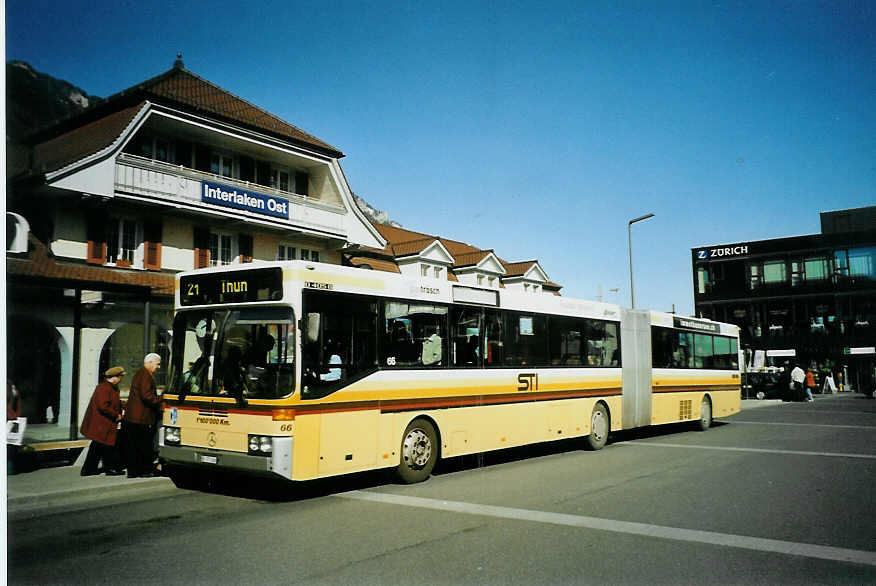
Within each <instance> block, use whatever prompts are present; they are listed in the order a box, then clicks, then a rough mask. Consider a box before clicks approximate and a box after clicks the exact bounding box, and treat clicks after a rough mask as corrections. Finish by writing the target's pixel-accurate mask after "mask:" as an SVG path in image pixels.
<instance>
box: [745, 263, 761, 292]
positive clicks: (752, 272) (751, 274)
mask: <svg viewBox="0 0 876 586" xmlns="http://www.w3.org/2000/svg"><path fill="white" fill-rule="evenodd" d="M760 282H761V281H760V267H759V266H758V265H750V266H749V267H748V288H749V289H757V288H758V287H759V286H760Z"/></svg>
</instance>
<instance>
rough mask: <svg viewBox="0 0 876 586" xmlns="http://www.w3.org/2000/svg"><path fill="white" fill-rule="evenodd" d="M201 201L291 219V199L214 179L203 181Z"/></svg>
mask: <svg viewBox="0 0 876 586" xmlns="http://www.w3.org/2000/svg"><path fill="white" fill-rule="evenodd" d="M201 201H202V202H205V203H209V204H213V205H218V206H222V207H226V208H234V209H237V210H246V211H248V212H253V213H256V214H263V215H265V216H272V217H274V218H283V219H285V220H288V219H289V200H288V199H283V198H282V197H274V196H271V195H264V194H262V193H256V192H252V191H243V190H240V189H238V188H236V187H229V186H228V185H222V184H221V183H213V182H212V181H202V182H201Z"/></svg>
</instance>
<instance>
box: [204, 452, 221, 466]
mask: <svg viewBox="0 0 876 586" xmlns="http://www.w3.org/2000/svg"><path fill="white" fill-rule="evenodd" d="M218 461H219V458H217V457H216V456H208V455H206V454H201V462H203V463H205V464H215V463H217V462H218Z"/></svg>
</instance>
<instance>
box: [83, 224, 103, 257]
mask: <svg viewBox="0 0 876 586" xmlns="http://www.w3.org/2000/svg"><path fill="white" fill-rule="evenodd" d="M86 231H87V233H86V238H87V239H88V252H87V257H86V259H85V261H86V262H87V263H89V264H94V265H102V264H105V263H106V216H105V215H104V214H101V213H91V214H89V217H88V226H87V228H86Z"/></svg>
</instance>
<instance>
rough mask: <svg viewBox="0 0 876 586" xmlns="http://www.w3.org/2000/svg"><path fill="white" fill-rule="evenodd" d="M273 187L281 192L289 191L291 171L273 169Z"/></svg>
mask: <svg viewBox="0 0 876 586" xmlns="http://www.w3.org/2000/svg"><path fill="white" fill-rule="evenodd" d="M271 187H273V188H274V189H279V190H280V191H289V171H284V170H282V169H276V168H274V169H271Z"/></svg>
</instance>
